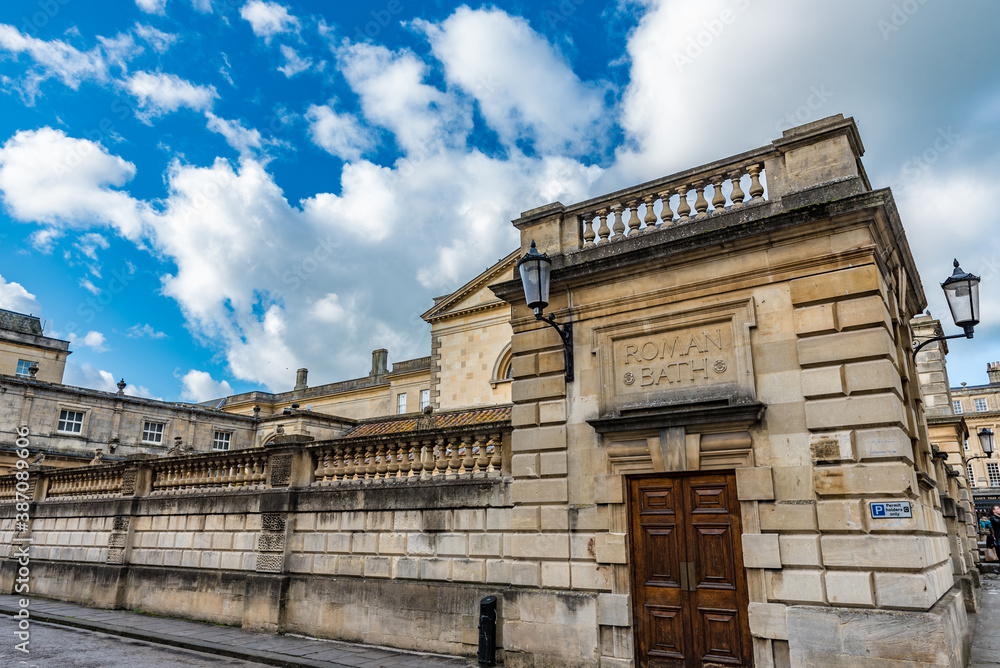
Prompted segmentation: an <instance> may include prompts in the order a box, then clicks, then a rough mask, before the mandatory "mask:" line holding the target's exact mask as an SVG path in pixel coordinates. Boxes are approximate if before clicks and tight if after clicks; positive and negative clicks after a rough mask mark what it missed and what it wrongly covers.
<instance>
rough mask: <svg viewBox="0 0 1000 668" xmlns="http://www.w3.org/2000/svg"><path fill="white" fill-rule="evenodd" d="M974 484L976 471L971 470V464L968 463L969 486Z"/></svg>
mask: <svg viewBox="0 0 1000 668" xmlns="http://www.w3.org/2000/svg"><path fill="white" fill-rule="evenodd" d="M975 486H976V472H975V471H973V470H972V464H969V487H975Z"/></svg>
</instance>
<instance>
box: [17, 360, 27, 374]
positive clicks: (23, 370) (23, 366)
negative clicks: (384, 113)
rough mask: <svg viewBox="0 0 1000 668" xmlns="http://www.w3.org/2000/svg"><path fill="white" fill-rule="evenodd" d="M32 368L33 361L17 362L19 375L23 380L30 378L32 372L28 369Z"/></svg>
mask: <svg viewBox="0 0 1000 668" xmlns="http://www.w3.org/2000/svg"><path fill="white" fill-rule="evenodd" d="M30 368H31V360H18V361H17V371H16V373H17V375H18V376H20V377H21V378H29V377H30V376H31V372H30V371H28V369H30Z"/></svg>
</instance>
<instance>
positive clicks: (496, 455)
mask: <svg viewBox="0 0 1000 668" xmlns="http://www.w3.org/2000/svg"><path fill="white" fill-rule="evenodd" d="M501 438H502V437H501V435H500V434H491V435H490V441H489V443H488V444H487V447H490V446H492V451H491V455H490V467H489V469H488V472H490V473H493V474H497V475H498V474H499V473H500V469H501V468H502V467H503V458H502V456H501V452H500V443H501V441H500V439H501Z"/></svg>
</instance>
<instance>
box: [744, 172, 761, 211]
mask: <svg viewBox="0 0 1000 668" xmlns="http://www.w3.org/2000/svg"><path fill="white" fill-rule="evenodd" d="M747 171H748V172H749V173H750V203H751V204H759V203H760V202H763V201H764V186H762V185H761V184H760V171H761V166H760V165H750V166H749V167H747Z"/></svg>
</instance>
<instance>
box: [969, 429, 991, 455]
mask: <svg viewBox="0 0 1000 668" xmlns="http://www.w3.org/2000/svg"><path fill="white" fill-rule="evenodd" d="M976 436H978V437H979V445H980V446H981V447H982V449H983V452H985V453H986V454H985V455H976V456H975V457H966V458H965V462H966V463H969V462H971V461H972V460H973V459H989V458H990V457H992V456H993V430H992V429H987V428H986V427H983V428H982V429H980V430H979V431H978V432H977V433H976Z"/></svg>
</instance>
